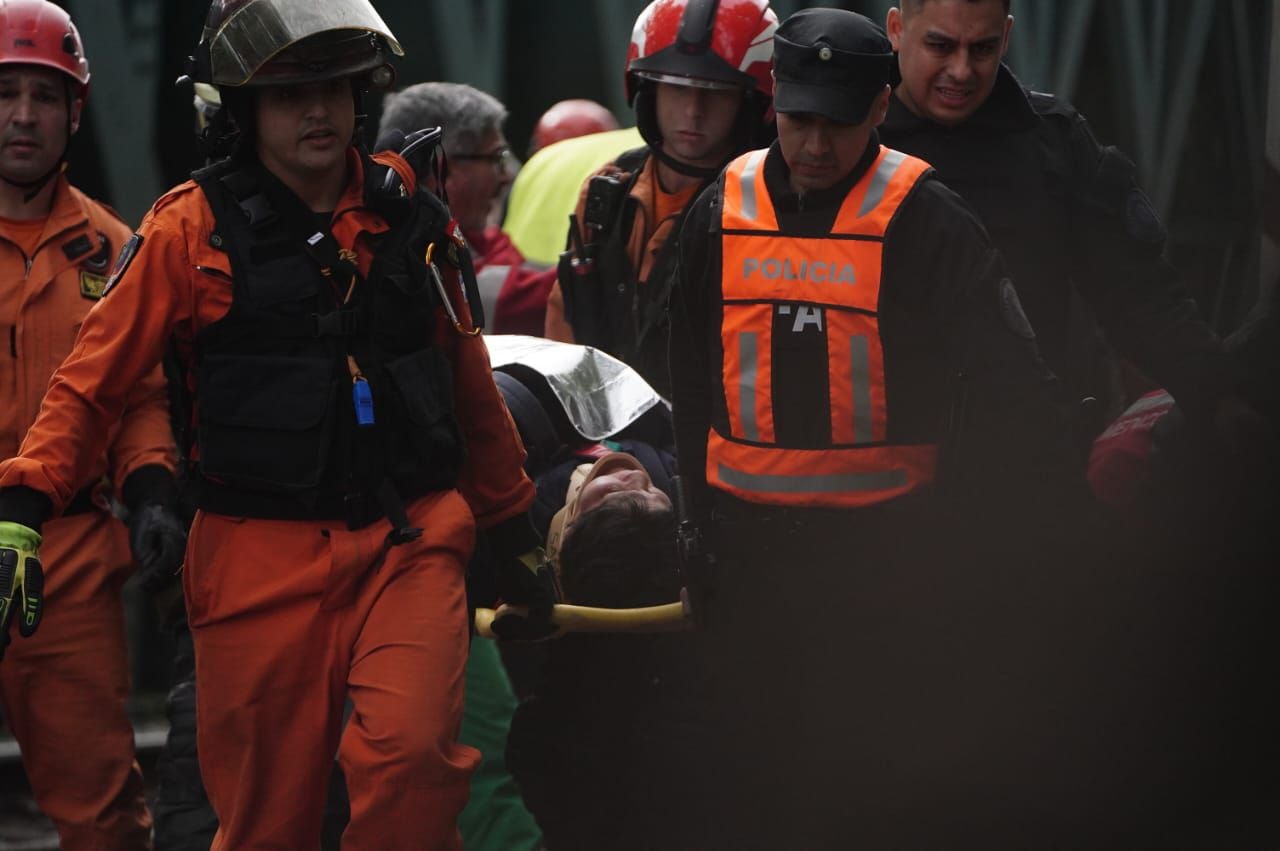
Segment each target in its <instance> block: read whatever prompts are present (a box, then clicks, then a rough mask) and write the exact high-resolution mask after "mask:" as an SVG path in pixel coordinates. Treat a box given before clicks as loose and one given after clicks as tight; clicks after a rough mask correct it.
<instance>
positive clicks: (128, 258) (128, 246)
mask: <svg viewBox="0 0 1280 851" xmlns="http://www.w3.org/2000/svg"><path fill="white" fill-rule="evenodd" d="M141 247H142V234H138V233H135V234H134V235H133V236H131V237H129V241H128V242H126V243H125V244H124V245H123V246H122V247H121V248H120V256H118V257H117V258H116V265H115V266H113V267H112V269H111V277H110V278H108V279H107V282H106V285H105V286H103V288H102V297H105V296H106V295H107V293H109V292H111V289H112V287H114V286H115V285H116V282H117V281H119V280H120V276H121V275H123V274H124V273H125V271H126V270H127V269H128V268H129V264H131V263H132V262H133V258H135V257H137V256H138V249H139V248H141Z"/></svg>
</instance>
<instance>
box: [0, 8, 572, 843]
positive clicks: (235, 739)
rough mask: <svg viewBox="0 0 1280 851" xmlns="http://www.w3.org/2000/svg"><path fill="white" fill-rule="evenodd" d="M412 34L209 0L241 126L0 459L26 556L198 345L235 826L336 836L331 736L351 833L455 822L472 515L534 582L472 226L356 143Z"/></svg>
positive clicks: (238, 839) (211, 742) (207, 551)
mask: <svg viewBox="0 0 1280 851" xmlns="http://www.w3.org/2000/svg"><path fill="white" fill-rule="evenodd" d="M401 53H402V50H401V48H400V45H399V44H398V42H397V41H396V39H395V37H394V36H393V35H392V34H391V33H390V31H389V30H388V29H387V27H386V25H385V23H383V21H382V19H381V18H380V17H379V15H378V14H377V12H376V11H375V10H374V8H373V7H372V6H371V5H370V4H369V3H368V2H367V0H333V2H327V3H325V4H323V7H321V6H317V5H316V4H315V3H314V2H313V1H312V0H247V2H245V0H216V2H214V3H212V5H211V7H210V10H209V17H208V20H207V24H206V28H205V31H204V33H203V35H202V38H201V41H200V44H199V45H198V46H197V49H196V54H195V56H194V57H193V58H192V61H191V62H190V65H189V75H190V76H191V77H192V78H193V79H194V80H195V81H196V82H206V83H212V84H214V85H216V86H218V87H219V89H220V91H221V95H222V100H223V105H224V110H223V111H224V112H226V113H227V114H229V115H230V116H231V118H232V119H233V121H234V124H235V126H236V127H237V128H238V129H239V133H240V136H239V142H238V144H237V146H236V148H235V149H234V152H233V153H232V155H231V156H230V157H229V158H227V159H226V160H223V161H221V162H219V163H216V164H214V165H212V166H210V167H208V168H207V169H205V170H202V171H200V172H197V173H196V174H195V175H194V179H193V180H192V181H189V182H187V183H184V184H182V185H181V186H179V187H177V188H175V189H174V190H172V191H171V192H169V193H168V194H166V195H165V196H163V197H162V198H161V199H160V200H159V201H157V202H156V204H155V206H154V207H153V208H152V210H151V212H150V213H149V214H148V215H147V216H146V218H145V219H144V221H143V223H142V225H141V227H140V228H139V230H138V231H137V233H136V234H135V235H134V236H133V238H132V239H131V240H130V241H129V243H128V244H127V245H126V247H125V249H124V251H123V252H122V253H121V255H120V257H119V258H118V259H117V262H116V266H115V268H114V270H113V272H112V275H111V278H110V280H109V282H108V284H107V287H106V295H105V296H104V299H103V301H102V303H101V305H100V306H99V309H97V310H95V311H93V312H92V313H91V314H90V315H89V316H88V317H87V318H86V321H85V325H84V328H83V329H82V331H81V334H80V337H79V339H78V341H77V344H76V347H75V348H74V350H73V351H72V353H71V355H70V357H69V358H68V359H67V360H66V361H65V362H64V364H63V366H62V367H61V368H60V370H59V371H58V372H57V373H56V375H55V377H54V379H53V381H52V384H51V385H50V390H49V393H48V395H47V397H46V399H45V402H44V404H43V406H42V408H41V413H40V416H39V417H38V418H37V421H36V424H35V425H34V426H33V427H32V429H31V432H30V434H29V436H28V439H27V441H26V443H25V445H24V451H23V453H22V454H21V455H19V456H18V457H17V458H13V459H10V460H9V461H8V462H6V463H5V464H3V465H0V517H3V518H4V519H6V520H10V521H13V520H21V521H25V522H23V524H22V527H16V528H15V526H16V524H15V525H10V526H7V527H3V528H5V529H8V530H9V534H8V535H6V536H0V546H2V547H3V549H0V556H4V557H7V558H9V559H10V560H13V561H17V562H18V563H20V564H23V565H30V564H32V563H33V558H34V553H35V551H36V550H37V548H38V545H39V536H38V533H37V531H36V530H37V529H38V527H39V523H40V521H41V520H43V519H44V515H47V514H48V511H47V508H48V506H49V505H50V504H52V506H53V508H54V509H55V510H56V509H58V508H60V507H61V506H63V505H64V504H65V503H66V502H67V501H68V499H69V498H70V496H71V494H72V491H73V488H74V484H73V483H74V482H76V481H78V480H80V478H81V477H82V476H81V471H82V470H83V468H84V467H85V466H86V465H87V461H86V460H85V459H87V458H91V457H94V455H95V454H96V451H97V449H98V447H99V445H100V443H101V440H102V437H101V435H102V431H103V428H102V427H103V424H104V423H107V422H111V421H112V420H113V419H114V418H115V417H116V416H117V415H118V412H119V410H120V409H121V407H122V405H123V404H124V401H125V399H126V397H127V394H128V392H129V390H130V388H131V387H132V386H133V385H134V384H135V383H136V382H137V381H138V379H139V378H140V377H141V376H143V375H145V374H148V373H149V372H150V370H152V369H153V368H154V366H155V364H156V363H158V362H159V361H160V359H161V357H162V355H163V354H164V351H165V349H166V346H167V345H170V344H172V346H173V348H174V349H175V350H176V352H177V354H178V356H179V358H180V359H181V360H183V361H184V362H185V364H186V365H187V375H188V387H189V389H190V391H191V401H192V406H191V410H193V411H194V423H193V433H194V435H195V439H194V445H193V446H192V447H191V448H190V453H189V457H190V458H191V459H192V460H193V462H194V464H195V467H196V468H195V470H194V472H193V477H192V478H193V484H194V486H195V487H196V489H197V493H196V502H197V505H198V506H199V510H198V512H197V514H196V517H195V520H194V523H193V526H192V529H191V534H190V538H189V541H188V546H187V552H186V562H185V568H184V570H183V585H184V592H185V594H186V600H187V606H188V611H189V616H190V625H191V630H192V634H193V638H194V643H195V655H196V677H197V702H198V717H199V722H198V733H197V734H198V747H199V753H200V760H201V772H202V775H203V779H204V782H205V786H206V789H207V791H208V794H209V800H210V802H211V803H212V805H213V808H214V810H215V812H216V813H217V816H218V819H219V822H220V825H219V829H218V833H217V835H216V837H215V839H214V843H213V848H215V849H219V850H220V851H221V850H222V849H236V851H252V849H268V848H272V849H276V848H309V847H310V848H314V847H316V846H317V845H318V844H319V841H320V834H321V813H322V810H323V806H324V799H325V790H326V784H327V781H328V778H329V773H330V767H331V765H332V760H333V758H334V754H335V752H337V754H338V758H339V761H340V763H341V765H342V769H343V773H344V775H345V777H346V780H347V784H348V788H349V791H350V799H351V821H350V824H349V826H348V827H347V829H346V832H345V834H344V838H343V844H344V847H348V848H353V849H372V848H378V849H388V848H433V849H436V848H438V849H447V848H458V847H460V842H459V839H458V833H457V828H456V817H457V814H458V812H459V810H461V809H462V806H463V804H464V803H465V801H466V795H467V785H468V777H469V774H470V772H471V770H472V769H473V768H474V766H475V763H476V760H477V754H476V752H475V751H474V750H472V749H470V748H466V747H463V746H460V745H459V744H458V743H457V734H458V726H459V719H460V716H461V709H462V676H463V668H464V664H465V660H466V654H467V644H468V633H469V626H468V616H467V602H466V599H465V591H464V581H463V573H464V567H465V565H466V563H467V561H468V558H469V556H470V554H471V550H472V546H473V542H474V538H475V529H476V527H477V526H479V527H481V528H486V529H487V530H488V536H489V539H490V540H489V545H490V547H491V548H492V549H493V551H494V552H495V553H498V554H502V555H506V556H508V557H507V558H506V560H505V562H504V564H505V565H506V567H505V570H504V572H503V573H501V574H500V575H499V584H500V585H501V584H502V582H503V581H507V580H504V576H509V577H512V578H511V579H510V580H509V581H507V585H508V587H509V588H510V589H511V590H503V597H504V599H507V600H508V601H513V602H522V601H528V602H533V603H535V604H537V603H539V602H540V601H539V600H538V599H537V598H536V597H535V596H534V593H533V590H532V589H533V588H534V582H533V580H534V574H533V571H532V570H531V569H530V567H528V566H526V565H528V564H529V562H531V561H532V559H531V557H530V550H531V548H532V544H533V543H535V542H536V534H534V533H533V531H532V529H531V528H530V527H529V525H528V521H527V519H526V518H525V511H526V509H527V508H528V506H529V504H530V501H531V499H532V495H533V488H532V485H531V483H530V482H529V480H528V479H527V477H526V476H525V475H524V473H523V471H522V469H521V463H522V459H523V452H522V449H521V447H520V444H519V440H518V436H517V434H516V431H515V429H514V426H513V425H512V422H511V418H510V416H509V414H508V413H507V410H506V407H505V406H504V404H503V402H502V399H501V396H500V395H499V394H498V392H497V390H496V388H495V386H494V383H493V378H492V374H491V371H490V368H489V363H488V358H487V355H486V351H485V346H484V342H483V340H482V339H481V338H480V337H479V336H477V335H475V334H474V333H473V331H474V328H473V327H472V325H471V319H470V311H469V309H468V304H467V302H468V299H467V297H466V296H465V295H464V294H463V288H462V286H461V285H460V284H459V269H460V268H466V267H467V265H468V264H467V259H466V256H465V255H464V254H463V252H462V247H461V246H462V240H461V238H460V237H456V236H455V231H456V225H454V224H453V223H452V222H451V221H450V216H449V214H448V211H447V209H446V208H444V206H443V205H442V204H440V203H439V202H438V201H437V200H436V199H435V198H434V197H432V196H429V195H428V194H426V193H425V192H422V191H417V177H416V174H415V172H414V169H413V168H412V167H411V166H410V165H409V162H408V161H407V160H406V159H405V158H402V157H400V156H398V155H397V154H395V153H387V154H379V155H377V156H375V157H370V156H369V155H368V154H367V153H366V152H364V151H363V150H362V149H361V148H360V146H358V145H356V144H354V143H353V140H354V138H355V133H356V114H357V102H358V98H359V95H360V93H361V92H362V91H363V90H366V89H368V88H373V87H385V86H387V85H389V84H390V82H391V80H392V79H393V73H392V69H391V67H390V65H389V59H390V57H391V55H392V54H395V55H400V54H401ZM405 150H406V153H407V151H408V148H407V147H406V148H405ZM468 289H471V287H468ZM464 442H465V452H464ZM42 504H43V507H44V508H45V509H46V510H44V511H41V510H40V509H41V507H42ZM24 527H25V528H24ZM542 587H544V586H538V588H542ZM17 596H18V603H19V604H20V605H25V604H26V603H27V600H26V599H24V597H23V595H22V594H21V593H19V594H18V595H17ZM52 602H54V601H51V603H52ZM549 607H550V603H549V602H548V603H546V608H547V609H549ZM541 610H542V606H541V605H535V606H534V608H533V611H535V613H536V612H539V611H541ZM344 697H349V698H350V700H351V702H352V703H353V705H354V713H353V715H352V716H351V718H350V721H349V723H348V724H347V725H346V726H345V728H344V727H343V725H342V720H343V718H342V708H343V701H344Z"/></svg>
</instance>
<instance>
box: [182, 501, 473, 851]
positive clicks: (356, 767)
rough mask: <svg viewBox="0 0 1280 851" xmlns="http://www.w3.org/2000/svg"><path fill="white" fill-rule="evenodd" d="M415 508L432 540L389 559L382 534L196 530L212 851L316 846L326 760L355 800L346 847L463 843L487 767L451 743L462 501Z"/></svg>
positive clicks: (194, 600) (223, 523) (196, 628)
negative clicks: (476, 779) (464, 816)
mask: <svg viewBox="0 0 1280 851" xmlns="http://www.w3.org/2000/svg"><path fill="white" fill-rule="evenodd" d="M407 508H408V515H409V519H410V521H411V522H412V523H413V525H415V526H418V527H420V528H422V529H425V530H426V531H425V533H424V534H423V536H422V537H421V538H420V539H419V540H417V541H412V542H410V543H408V544H404V545H401V546H397V547H392V548H390V549H386V548H385V547H384V544H383V542H384V540H385V537H386V533H387V531H388V528H389V527H388V525H387V523H385V522H380V523H375V524H373V525H372V526H369V527H366V528H364V529H361V530H358V531H355V532H351V531H348V530H347V529H346V527H345V525H344V524H342V523H340V522H334V523H330V522H312V521H277V520H255V519H244V518H236V517H227V516H223V515H218V514H209V513H204V512H201V513H200V514H198V515H197V516H196V520H195V523H194V525H193V526H192V529H191V536H190V539H189V541H188V547H187V564H186V568H185V573H184V588H185V591H186V594H187V607H188V610H189V613H190V621H191V628H192V636H193V638H194V639H195V651H196V679H197V682H199V683H200V688H199V689H198V690H197V710H196V719H197V721H196V723H197V742H198V749H199V752H200V767H201V774H202V775H203V777H204V782H205V787H206V789H207V790H208V793H209V800H210V802H211V803H212V805H213V808H214V810H215V812H216V813H217V815H218V819H219V822H220V827H219V829H218V835H217V837H216V838H215V840H214V843H213V849H214V851H259V850H260V849H261V851H265V849H280V851H284V850H285V849H288V851H303V849H306V850H307V851H309V849H315V848H317V847H319V843H320V830H321V821H322V813H323V808H324V802H325V792H326V786H327V783H328V780H329V774H330V770H331V769H332V766H333V758H334V753H335V751H336V752H337V753H338V758H339V761H340V762H341V765H342V770H343V772H344V774H345V776H346V780H347V787H348V789H349V791H350V796H351V821H350V824H349V826H348V827H347V830H346V832H345V833H344V834H343V840H342V842H343V848H344V849H362V850H363V849H367V851H401V849H406V851H407V849H423V851H427V849H431V850H432V851H434V849H442V851H443V850H444V849H460V848H461V847H462V845H461V840H460V838H459V836H458V831H457V826H456V819H457V814H458V812H459V811H460V810H461V809H462V807H463V806H464V805H465V804H466V799H467V787H468V783H469V779H470V775H471V772H472V770H473V769H474V768H475V766H476V765H477V763H478V762H479V753H478V752H477V751H476V750H474V749H473V748H469V747H467V746H465V745H461V744H458V742H457V735H458V731H459V727H460V724H461V718H462V700H463V674H464V669H465V666H466V657H467V647H468V640H469V629H470V627H469V623H468V618H467V606H466V594H465V588H464V582H463V577H464V571H465V568H466V564H467V561H468V559H469V558H470V555H471V550H472V548H473V546H474V540H475V531H474V528H475V524H474V519H473V517H472V515H471V511H470V509H469V508H468V506H467V504H466V502H465V501H464V500H463V498H462V497H461V496H460V495H459V494H458V493H457V492H456V491H447V492H442V493H436V494H431V495H429V496H427V497H424V498H422V499H419V500H416V501H415V502H413V503H412V504H410V505H409V506H408V507H407ZM348 695H349V696H350V698H351V700H352V702H353V704H354V707H355V711H354V713H353V714H352V716H351V720H350V723H349V724H348V725H347V726H346V728H345V729H343V727H342V710H343V702H344V698H345V697H346V696H348Z"/></svg>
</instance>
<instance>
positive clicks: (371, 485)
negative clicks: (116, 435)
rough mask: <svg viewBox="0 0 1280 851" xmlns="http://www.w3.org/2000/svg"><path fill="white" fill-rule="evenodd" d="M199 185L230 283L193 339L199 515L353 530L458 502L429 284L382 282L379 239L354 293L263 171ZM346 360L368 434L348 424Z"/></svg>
mask: <svg viewBox="0 0 1280 851" xmlns="http://www.w3.org/2000/svg"><path fill="white" fill-rule="evenodd" d="M366 165H367V163H366ZM195 179H196V182H197V183H198V184H199V186H200V187H201V189H202V190H204V193H205V196H206V198H207V199H208V201H209V205H210V207H211V208H212V210H213V213H214V217H215V221H216V225H215V228H216V229H215V233H214V236H213V237H212V242H213V244H214V245H215V246H217V247H220V248H222V249H223V250H224V251H226V252H227V254H228V256H229V258H230V263H231V269H232V278H233V284H232V285H233V297H232V304H231V309H230V310H229V311H228V312H227V314H226V316H225V317H224V318H222V319H221V320H219V321H217V322H215V323H213V324H212V325H209V326H208V327H206V328H204V329H203V330H202V331H201V332H200V333H199V335H198V336H197V339H196V347H195V358H196V360H195V363H194V370H195V376H196V386H197V394H198V403H197V420H196V423H197V429H196V431H197V433H196V437H195V443H196V445H197V447H198V451H197V459H198V471H199V473H200V476H199V481H200V488H199V491H200V497H199V501H200V504H201V507H203V508H205V509H207V510H210V511H214V512H217V513H224V514H234V515H239V516H249V517H270V518H295V519H302V518H307V519H344V520H346V521H347V523H348V525H349V526H351V527H352V528H358V527H360V526H364V525H368V524H369V523H372V522H374V521H375V520H377V519H379V518H381V517H382V516H385V515H386V514H387V513H388V512H389V511H394V508H388V507H387V502H388V499H389V498H390V499H391V500H392V501H393V502H394V501H395V500H396V499H398V500H401V501H407V500H410V499H413V498H416V497H418V496H421V495H422V494H424V493H427V492H429V491H433V490H441V489H446V488H449V487H452V486H453V484H454V482H455V479H456V477H457V471H458V468H459V465H460V463H461V460H462V454H463V445H462V438H461V433H460V431H459V428H458V424H457V421H456V420H455V418H454V413H453V396H452V370H451V367H450V364H449V362H448V360H447V359H446V357H445V355H444V354H443V353H442V352H441V351H440V350H439V349H438V348H436V347H435V346H433V345H432V340H431V335H432V330H433V328H434V323H435V311H436V308H437V307H438V306H439V304H440V301H439V297H438V294H437V291H436V290H435V289H434V287H433V286H432V284H431V281H430V280H429V279H428V278H427V276H426V275H425V274H419V275H403V274H398V275H393V274H389V273H387V264H386V262H385V261H386V257H385V256H384V255H385V254H386V252H385V251H384V249H389V248H390V247H391V246H392V245H394V244H395V243H396V240H397V237H398V236H400V234H398V233H397V231H396V230H395V229H393V230H392V231H391V232H390V233H387V234H383V235H382V236H380V237H378V238H377V239H378V243H377V244H378V257H377V258H376V259H375V261H374V263H373V266H372V268H371V271H370V275H369V278H368V279H367V280H361V279H360V276H359V273H358V271H357V270H356V268H355V266H354V264H352V263H350V262H348V261H347V260H345V259H343V258H342V257H341V256H340V255H339V252H338V248H337V245H336V243H335V242H334V240H333V238H332V237H331V236H329V235H328V233H327V228H325V229H324V230H323V231H321V230H320V225H319V224H318V223H317V221H316V219H315V216H314V214H312V213H311V212H310V211H309V210H307V209H306V207H305V206H304V205H303V204H302V202H301V201H300V200H299V199H298V198H297V197H296V196H294V195H293V194H292V193H291V192H289V191H288V190H287V189H286V188H285V187H284V186H283V185H282V184H280V183H279V181H278V180H276V179H275V178H274V177H272V176H271V175H270V174H268V173H267V172H266V171H265V170H264V169H262V168H261V166H259V165H257V164H256V163H253V164H247V165H239V166H235V165H232V164H230V163H220V164H217V165H215V166H212V167H210V168H209V169H206V170H204V171H202V172H198V173H197V174H196V175H195ZM318 231H319V232H320V233H323V234H324V239H320V238H319V234H318V233H317V232H318ZM422 272H424V273H425V267H424V269H423V270H422ZM353 277H354V281H355V286H354V288H352V289H351V293H352V294H351V298H350V299H349V300H345V297H346V294H347V292H348V289H349V287H350V286H351V282H352V280H353ZM344 300H345V303H344ZM349 357H350V358H354V361H355V363H356V364H358V368H359V372H360V373H361V375H362V376H363V378H364V379H366V380H367V387H368V390H369V393H370V395H371V396H372V399H373V420H374V424H372V425H358V424H357V419H356V405H355V403H354V402H353V386H354V385H355V380H354V379H353V376H352V369H351V366H350V364H349V360H348V358H349ZM391 489H393V491H392V490H391Z"/></svg>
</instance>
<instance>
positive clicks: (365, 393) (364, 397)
mask: <svg viewBox="0 0 1280 851" xmlns="http://www.w3.org/2000/svg"><path fill="white" fill-rule="evenodd" d="M351 402H352V404H354V405H355V409H356V425H358V426H361V427H365V426H371V425H373V422H374V420H373V391H372V390H370V389H369V382H368V381H366V380H365V379H363V378H356V379H354V380H353V381H352V382H351Z"/></svg>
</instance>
